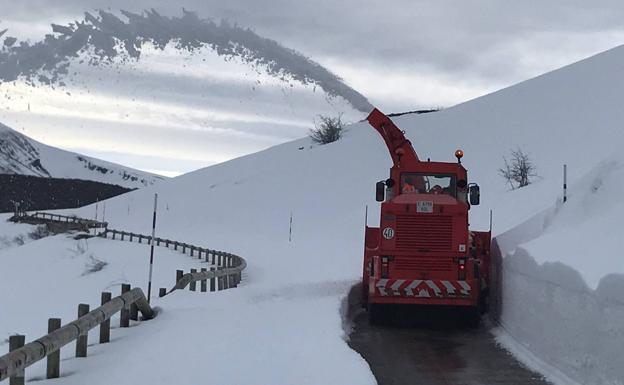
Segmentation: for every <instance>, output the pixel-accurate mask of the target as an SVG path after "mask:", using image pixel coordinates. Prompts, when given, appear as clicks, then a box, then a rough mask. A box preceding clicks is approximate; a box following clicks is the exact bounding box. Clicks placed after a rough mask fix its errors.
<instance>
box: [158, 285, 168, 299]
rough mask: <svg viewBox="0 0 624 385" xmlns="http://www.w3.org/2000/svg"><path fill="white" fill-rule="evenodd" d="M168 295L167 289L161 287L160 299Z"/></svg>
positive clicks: (159, 290) (159, 291)
mask: <svg viewBox="0 0 624 385" xmlns="http://www.w3.org/2000/svg"><path fill="white" fill-rule="evenodd" d="M166 295H167V289H166V288H164V287H161V288H160V289H158V297H159V298H162V297H164V296H166Z"/></svg>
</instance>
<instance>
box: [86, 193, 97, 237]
mask: <svg viewBox="0 0 624 385" xmlns="http://www.w3.org/2000/svg"><path fill="white" fill-rule="evenodd" d="M99 203H100V199H99V198H95V221H96V222H97V214H98V204H99ZM87 230H88V228H87ZM96 234H97V229H96V228H95V227H93V235H96Z"/></svg>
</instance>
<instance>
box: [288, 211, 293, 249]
mask: <svg viewBox="0 0 624 385" xmlns="http://www.w3.org/2000/svg"><path fill="white" fill-rule="evenodd" d="M288 242H292V211H291V212H290V228H289V229H288Z"/></svg>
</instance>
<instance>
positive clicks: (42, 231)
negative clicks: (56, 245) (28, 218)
mask: <svg viewBox="0 0 624 385" xmlns="http://www.w3.org/2000/svg"><path fill="white" fill-rule="evenodd" d="M48 235H50V231H49V230H48V227H47V226H46V225H39V226H37V228H35V230H33V231H31V232H30V234H28V236H29V237H30V239H32V240H35V241H36V240H37V239H41V238H45V237H47V236H48Z"/></svg>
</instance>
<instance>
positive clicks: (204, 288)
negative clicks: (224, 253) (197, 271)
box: [201, 267, 208, 293]
mask: <svg viewBox="0 0 624 385" xmlns="http://www.w3.org/2000/svg"><path fill="white" fill-rule="evenodd" d="M207 271H208V269H206V268H205V267H202V269H201V272H202V273H205V272H207ZM207 287H208V281H206V279H205V278H204V279H202V280H201V291H202V293H205V292H206V289H207Z"/></svg>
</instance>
